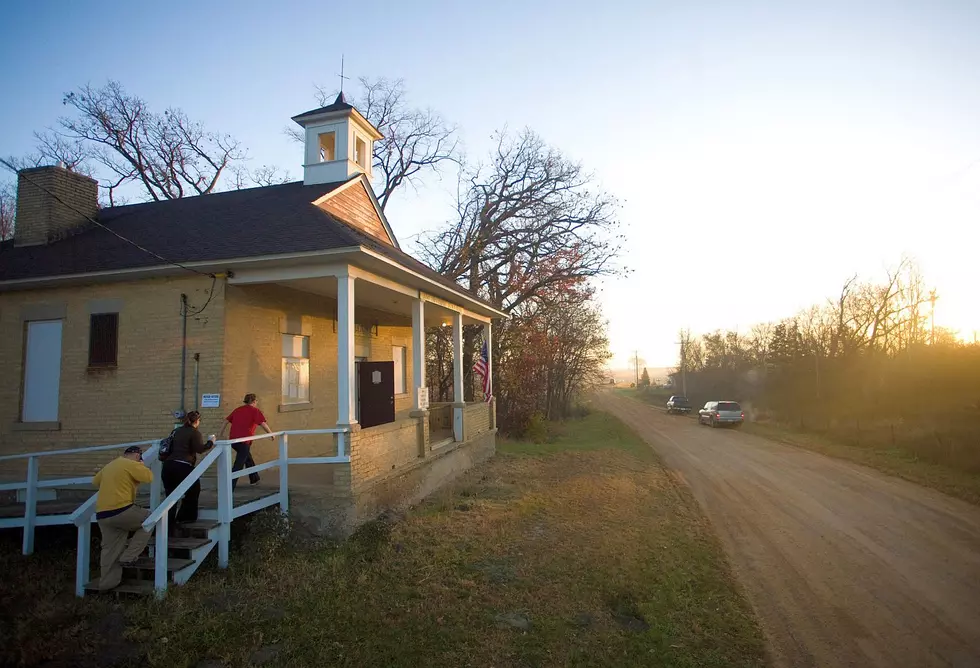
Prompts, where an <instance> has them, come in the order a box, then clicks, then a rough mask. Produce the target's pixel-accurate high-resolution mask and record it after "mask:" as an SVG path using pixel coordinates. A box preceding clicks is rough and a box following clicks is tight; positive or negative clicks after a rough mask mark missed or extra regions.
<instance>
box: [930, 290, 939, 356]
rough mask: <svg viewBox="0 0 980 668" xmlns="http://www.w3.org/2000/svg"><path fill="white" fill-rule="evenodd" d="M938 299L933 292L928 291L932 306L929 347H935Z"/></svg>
mask: <svg viewBox="0 0 980 668" xmlns="http://www.w3.org/2000/svg"><path fill="white" fill-rule="evenodd" d="M937 299H939V295H937V294H936V291H935V290H930V291H929V303H930V304H932V313H930V314H929V319H930V321H931V322H930V324H929V330H930V331H929V345H930V346H934V345H936V300H937Z"/></svg>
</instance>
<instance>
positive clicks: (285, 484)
mask: <svg viewBox="0 0 980 668" xmlns="http://www.w3.org/2000/svg"><path fill="white" fill-rule="evenodd" d="M279 512H281V513H282V514H283V515H286V514H288V513H289V434H279Z"/></svg>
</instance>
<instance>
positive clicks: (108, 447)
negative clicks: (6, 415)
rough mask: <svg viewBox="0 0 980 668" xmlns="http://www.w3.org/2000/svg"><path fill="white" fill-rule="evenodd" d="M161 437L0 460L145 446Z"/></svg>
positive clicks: (156, 441) (26, 454) (3, 457)
mask: <svg viewBox="0 0 980 668" xmlns="http://www.w3.org/2000/svg"><path fill="white" fill-rule="evenodd" d="M159 442H160V439H159V438H155V439H153V440H152V441H133V442H132V443H116V444H114V445H93V446H90V447H87V448H72V449H71V450H43V451H41V452H28V453H25V454H21V455H3V456H0V461H4V460H8V459H27V458H29V457H52V456H54V455H74V454H77V453H79V452H98V451H100V450H115V449H117V448H128V447H131V446H133V445H138V446H140V447H143V446H144V445H152V444H155V443H159Z"/></svg>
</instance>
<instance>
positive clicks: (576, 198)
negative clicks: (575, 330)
mask: <svg viewBox="0 0 980 668" xmlns="http://www.w3.org/2000/svg"><path fill="white" fill-rule="evenodd" d="M460 185H461V188H460V192H459V196H458V200H457V208H456V216H455V217H454V219H453V220H452V221H451V222H450V223H449V224H448V225H446V226H445V227H444V228H442V229H441V230H438V231H436V232H434V233H431V234H429V235H428V236H427V237H426V238H424V240H423V242H422V243H420V244H419V251H420V254H421V255H422V258H423V260H425V261H426V262H428V263H429V264H430V266H432V267H434V268H435V269H436V270H438V271H439V272H440V273H442V274H443V275H446V276H449V277H451V278H454V279H456V280H458V281H460V282H461V283H462V284H463V285H465V286H466V287H467V288H469V289H470V290H471V291H472V292H474V293H477V294H479V295H481V296H483V297H484V298H486V299H487V300H488V301H490V302H491V303H492V304H494V305H495V306H497V307H499V308H501V309H503V310H505V311H508V312H514V311H515V310H517V309H520V308H523V307H524V306H525V304H528V303H529V302H533V301H535V300H536V299H539V298H540V297H541V296H542V295H544V294H546V293H547V292H548V291H549V290H554V289H556V288H560V287H562V286H565V287H569V288H570V287H574V286H575V285H577V284H578V282H580V281H582V280H585V279H589V278H593V277H596V276H604V275H611V274H614V273H616V272H617V271H618V268H617V267H616V266H615V258H616V257H617V255H618V253H619V243H620V241H621V237H618V236H616V234H615V229H616V227H617V225H618V222H617V220H616V218H615V213H616V210H617V208H618V205H617V203H616V201H615V200H614V199H613V198H612V197H610V196H609V195H607V194H606V193H604V192H602V191H601V190H596V188H595V185H594V184H593V183H592V175H591V174H589V173H588V172H586V171H585V170H584V169H583V168H582V166H581V165H580V164H578V163H575V162H572V161H570V160H568V159H567V158H565V157H564V156H563V155H562V154H561V153H560V152H559V151H557V150H556V149H554V148H552V147H549V146H547V145H546V144H545V143H544V142H543V141H542V140H541V138H540V137H538V136H537V135H536V134H534V133H533V132H531V131H530V130H525V131H524V132H522V133H521V134H519V135H518V136H516V137H515V136H511V135H508V134H507V133H506V132H502V133H499V135H498V136H497V145H496V147H495V148H494V150H493V152H492V155H491V156H490V160H489V162H488V163H487V164H485V165H480V166H477V167H474V168H471V169H469V170H467V172H466V173H465V174H464V175H463V177H462V179H461V183H460ZM532 308H533V306H532Z"/></svg>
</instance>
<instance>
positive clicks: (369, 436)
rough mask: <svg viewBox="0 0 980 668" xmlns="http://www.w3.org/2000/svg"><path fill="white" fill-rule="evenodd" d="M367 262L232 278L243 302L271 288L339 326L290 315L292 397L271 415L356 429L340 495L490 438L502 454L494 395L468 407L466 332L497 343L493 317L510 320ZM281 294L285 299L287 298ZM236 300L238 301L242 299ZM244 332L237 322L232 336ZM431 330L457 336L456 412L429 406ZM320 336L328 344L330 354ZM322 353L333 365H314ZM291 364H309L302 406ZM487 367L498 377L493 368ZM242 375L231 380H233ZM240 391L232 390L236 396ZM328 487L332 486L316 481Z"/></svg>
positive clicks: (286, 345) (382, 261)
mask: <svg viewBox="0 0 980 668" xmlns="http://www.w3.org/2000/svg"><path fill="white" fill-rule="evenodd" d="M341 259H342V258H338V260H341ZM357 260H358V261H357V263H356V264H355V263H354V262H351V261H337V262H331V263H317V264H315V265H311V264H302V263H295V264H290V265H289V266H278V267H275V268H271V267H270V268H258V267H257V268H255V269H245V270H241V271H236V272H235V275H234V276H233V277H230V278H229V288H234V289H236V290H240V291H241V293H242V295H243V299H247V298H248V294H249V292H250V291H254V290H262V291H263V292H264V293H265V294H266V295H269V297H268V298H267V299H269V300H272V301H280V302H285V301H286V297H287V296H288V299H289V300H290V301H295V300H298V302H299V303H302V304H306V305H316V306H317V309H316V310H317V311H319V312H320V313H321V314H323V315H321V316H320V319H321V320H322V318H323V317H324V316H326V317H328V318H330V320H329V321H328V322H320V321H317V322H314V323H312V325H310V324H308V323H306V322H305V321H302V322H301V320H302V317H293V316H292V315H290V313H288V312H284V313H283V314H280V321H281V323H285V324H281V325H280V335H281V336H282V338H283V352H282V355H283V395H284V396H283V399H282V403H280V406H279V415H278V416H270V417H275V418H277V419H278V422H277V423H274V424H273V426H274V428H280V425H283V426H286V428H297V427H301V426H303V425H301V424H296V423H290V422H289V421H290V420H295V419H297V418H298V416H299V415H301V413H299V412H300V411H307V412H312V415H309V416H308V417H307V420H308V421H309V422H311V423H312V424H316V425H317V426H324V425H331V426H333V425H335V426H336V427H338V428H342V429H344V430H345V432H344V433H345V436H343V438H346V439H347V440H348V443H347V447H348V452H349V454H350V464H349V465H337V466H335V467H332V468H333V469H334V474H333V487H334V490H333V493H334V494H335V495H338V494H339V495H343V494H344V493H345V491H346V492H349V493H356V492H357V491H358V490H362V489H365V488H366V487H370V486H372V485H375V484H378V483H380V482H382V481H385V480H388V479H390V478H392V477H397V476H399V475H402V474H404V473H406V472H407V471H410V470H411V469H413V468H416V467H419V466H424V465H425V464H426V462H427V460H429V459H433V458H437V457H439V456H441V455H442V454H444V453H447V452H449V451H452V450H454V449H457V448H459V447H461V446H464V445H465V444H467V443H469V442H474V441H475V440H481V439H482V440H484V441H485V440H486V438H487V437H489V438H490V440H491V447H492V441H493V434H494V433H495V431H496V420H495V404H494V402H493V400H492V387H491V389H490V393H489V395H490V397H491V398H490V400H489V401H486V400H483V399H484V397H475V399H477V400H476V401H473V402H470V403H466V402H465V401H464V359H463V358H464V351H463V328H464V326H470V327H472V326H478V327H479V328H481V329H482V335H483V337H484V339H485V340H486V341H487V342H488V344H489V342H490V339H491V337H492V318H493V317H495V316H497V317H499V316H501V315H503V314H499V313H498V312H495V311H494V310H493V309H492V308H490V307H488V306H487V305H485V304H483V303H482V302H480V301H479V300H476V299H475V298H472V297H471V296H469V295H467V294H466V293H464V292H462V291H459V292H457V291H456V290H453V289H452V287H451V286H450V285H446V284H445V282H436V281H433V280H432V279H430V278H428V277H425V276H421V275H419V274H418V273H416V272H413V271H411V270H410V269H406V268H405V267H403V266H401V265H400V264H395V263H392V262H390V261H389V260H388V259H387V258H382V257H380V256H372V255H371V254H364V253H362V254H361V255H360V256H359V257H358V258H357ZM280 291H282V292H280ZM280 294H281V295H283V299H279V298H278V297H276V295H280ZM229 298H230V301H231V302H233V301H234V299H235V297H234V295H233V294H232V293H229ZM300 311H303V309H300ZM232 312H234V311H233V309H230V310H229V313H232ZM303 312H304V313H305V311H303ZM300 315H302V314H300ZM304 317H305V316H304ZM291 318H292V320H293V323H292V324H290V323H289V322H288V321H289V320H290V319H291ZM256 320H257V319H256V318H251V319H250V321H256ZM235 326H236V325H235V323H234V322H233V321H232V318H231V317H229V321H228V322H227V323H226V327H227V328H234V327H235ZM430 328H445V329H448V330H449V331H451V334H452V341H453V392H452V401H450V402H440V403H431V402H430V401H429V390H428V384H427V381H426V330H427V329H430ZM287 330H288V331H287ZM294 331H295V333H294ZM317 337H319V338H321V339H323V338H326V339H327V342H326V345H324V342H323V341H322V340H321V341H316V340H315V339H316V338H317ZM490 348H491V346H490V345H488V346H487V349H488V351H489V350H490ZM311 350H312V351H313V352H314V353H320V354H321V355H322V356H323V357H327V358H332V359H327V360H325V361H324V360H319V361H317V363H316V364H313V365H310V364H309V358H310V356H311V354H313V353H311V352H310V351H311ZM290 355H296V356H297V359H299V360H300V371H299V384H300V385H301V386H302V385H304V384H305V389H302V388H301V389H300V390H298V391H297V392H296V393H295V394H296V395H297V396H295V397H289V396H286V395H287V394H288V393H291V392H293V388H292V386H291V385H289V383H290V382H291V380H290V378H287V374H288V373H290V369H289V365H291V364H293V362H292V361H291V360H292V359H293V358H292V357H290ZM304 356H305V357H304ZM232 363H233V362H232ZM227 364H229V362H226V365H227ZM303 364H305V367H303V366H302V365H303ZM487 365H488V369H490V371H489V372H490V373H491V377H492V359H488V360H487ZM304 368H305V371H304V370H303V369H304ZM304 373H305V374H306V376H305V377H304V376H303V374H304ZM233 375H234V374H233V373H228V372H227V371H226V376H233ZM287 385H289V386H288V387H287ZM240 390H241V388H233V389H232V390H228V389H226V393H229V394H232V395H234V394H235V393H236V392H239V391H240ZM304 393H305V394H304ZM324 400H326V401H324ZM287 402H290V403H287ZM270 423H271V420H270ZM310 454H311V455H312V454H314V453H310ZM315 454H317V455H329V454H330V453H329V452H317V453H315ZM256 459H257V460H259V459H260V457H257V458H256ZM297 482H299V481H297ZM324 482H325V481H324V480H323V478H322V477H320V476H318V480H317V481H310V483H311V484H321V485H322V484H323V483H324Z"/></svg>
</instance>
